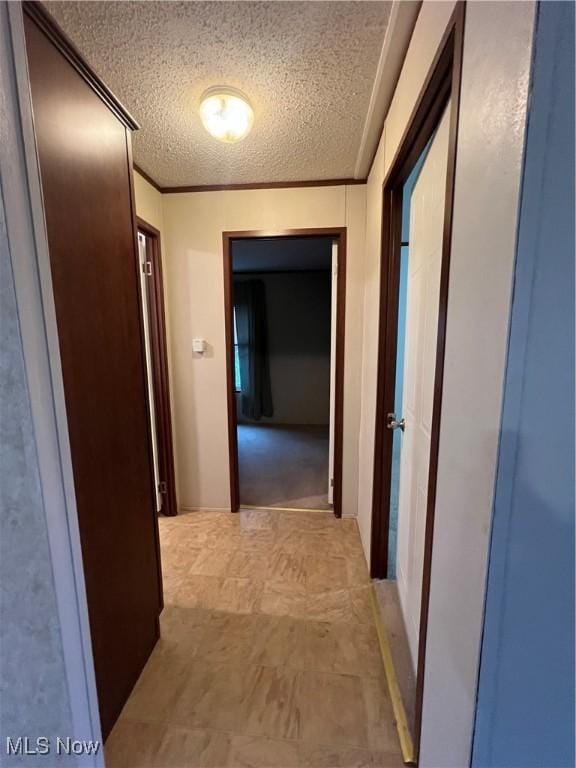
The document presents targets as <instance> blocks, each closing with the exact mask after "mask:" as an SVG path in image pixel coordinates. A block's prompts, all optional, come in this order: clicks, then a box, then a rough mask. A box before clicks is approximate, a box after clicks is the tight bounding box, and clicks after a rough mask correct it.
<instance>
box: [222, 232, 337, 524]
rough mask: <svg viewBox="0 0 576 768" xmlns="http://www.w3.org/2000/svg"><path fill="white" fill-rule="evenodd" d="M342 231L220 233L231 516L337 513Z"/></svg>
mask: <svg viewBox="0 0 576 768" xmlns="http://www.w3.org/2000/svg"><path fill="white" fill-rule="evenodd" d="M345 258H346V253H345V230H344V229H340V228H338V229H334V230H332V229H330V230H324V229H321V230H299V231H288V232H286V233H282V234H269V233H254V232H246V233H224V264H225V276H226V280H225V299H226V321H227V345H228V356H227V360H228V388H229V392H228V405H229V413H228V416H229V440H230V478H231V498H232V509H233V510H234V511H235V510H237V509H238V508H239V507H240V506H244V507H252V508H254V507H271V508H280V509H282V508H285V509H319V510H320V509H323V510H329V509H332V510H333V511H334V514H335V515H336V516H337V517H340V516H341V514H342V509H341V486H342V417H343V361H344V297H345Z"/></svg>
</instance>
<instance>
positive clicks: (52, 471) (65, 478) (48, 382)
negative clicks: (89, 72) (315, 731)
mask: <svg viewBox="0 0 576 768" xmlns="http://www.w3.org/2000/svg"><path fill="white" fill-rule="evenodd" d="M2 5H3V6H4V8H6V12H4V11H3V12H2V14H1V15H0V35H1V37H2V48H1V55H2V59H3V60H2V62H1V66H0V80H1V87H2V90H3V93H4V98H5V104H6V109H5V111H4V112H3V125H2V136H3V141H2V146H1V147H0V149H1V155H0V159H1V163H2V190H3V195H4V204H5V208H6V226H7V231H8V238H9V242H10V250H11V258H12V268H13V272H14V283H15V291H16V303H17V307H18V318H19V323H20V331H21V335H22V344H23V352H24V364H25V368H26V376H27V383H28V389H29V393H30V400H31V409H32V422H33V427H34V433H35V439H36V447H37V455H38V463H39V472H40V483H41V487H42V495H43V502H44V508H45V513H46V522H47V528H48V540H49V547H50V553H51V560H52V570H53V575H54V586H55V591H56V601H57V606H58V617H59V624H60V632H61V638H62V647H63V654H64V664H65V669H66V676H67V684H68V695H69V702H70V711H71V716H72V729H73V733H72V734H69V735H70V736H71V737H72V738H75V739H93V740H99V741H101V730H100V718H99V714H98V698H97V693H96V681H95V674H94V662H93V655H92V644H91V639H90V627H89V622H88V605H87V600H86V591H85V585H84V571H83V564H82V553H81V548H80V535H79V528H78V515H77V510H76V498H75V493H74V482H73V475H72V460H71V455H70V446H69V441H68V427H67V420H66V410H65V404H64V389H63V382H62V370H61V363H60V354H59V346H58V335H57V330H56V314H55V307H54V297H53V292H52V281H51V274H50V262H49V255H48V240H47V235H46V228H45V222H44V208H43V200H42V193H41V185H40V172H39V167H38V160H37V156H36V145H35V138H34V125H33V116H32V106H31V102H30V90H29V79H28V65H27V59H26V53H25V50H26V49H25V39H24V20H23V15H22V7H21V4H20V3H5V4H2ZM67 735H68V734H67ZM77 764H78V765H83V766H99V767H100V766H104V753H103V750H102V749H100V750H99V752H98V754H97V755H92V756H88V755H84V756H82V757H78V761H77Z"/></svg>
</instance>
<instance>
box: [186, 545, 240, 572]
mask: <svg viewBox="0 0 576 768" xmlns="http://www.w3.org/2000/svg"><path fill="white" fill-rule="evenodd" d="M233 552H234V550H225V549H208V548H204V549H202V550H201V551H200V552H199V554H198V557H197V558H196V559H195V561H194V563H193V564H192V566H191V568H189V569H188V573H189V574H190V575H192V576H225V575H226V574H227V571H228V566H229V565H230V559H231V557H232V555H233Z"/></svg>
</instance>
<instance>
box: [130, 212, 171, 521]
mask: <svg viewBox="0 0 576 768" xmlns="http://www.w3.org/2000/svg"><path fill="white" fill-rule="evenodd" d="M137 223H138V270H139V275H140V303H141V311H142V327H143V332H144V333H143V336H144V348H145V352H146V374H147V386H148V416H149V425H150V439H151V444H152V459H153V472H154V488H155V500H156V511H157V512H158V513H161V514H163V515H169V516H172V515H176V514H177V511H178V508H177V502H176V480H175V474H174V451H173V446H172V418H171V413H170V385H169V379H168V354H167V348H166V322H165V315H164V290H163V283H162V256H161V252H160V233H159V232H158V230H157V229H155V227H153V226H152V225H150V224H148V223H147V222H145V221H143V220H142V219H140V218H139V219H138V222H137Z"/></svg>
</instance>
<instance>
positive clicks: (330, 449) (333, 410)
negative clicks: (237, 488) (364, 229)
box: [328, 241, 338, 504]
mask: <svg viewBox="0 0 576 768" xmlns="http://www.w3.org/2000/svg"><path fill="white" fill-rule="evenodd" d="M337 297H338V243H337V242H336V241H334V242H333V243H332V299H331V304H330V307H331V309H330V312H331V318H330V434H329V437H328V504H333V503H334V422H335V414H336V309H337V307H336V302H337Z"/></svg>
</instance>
